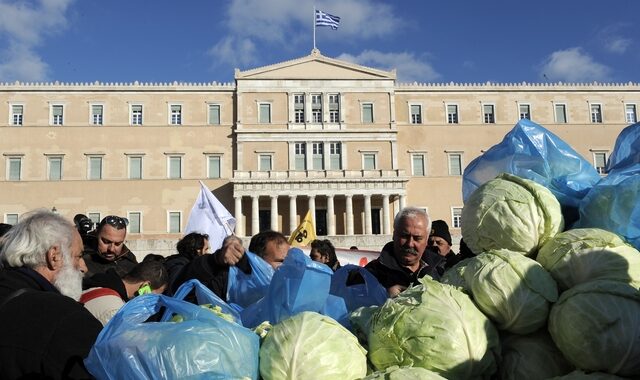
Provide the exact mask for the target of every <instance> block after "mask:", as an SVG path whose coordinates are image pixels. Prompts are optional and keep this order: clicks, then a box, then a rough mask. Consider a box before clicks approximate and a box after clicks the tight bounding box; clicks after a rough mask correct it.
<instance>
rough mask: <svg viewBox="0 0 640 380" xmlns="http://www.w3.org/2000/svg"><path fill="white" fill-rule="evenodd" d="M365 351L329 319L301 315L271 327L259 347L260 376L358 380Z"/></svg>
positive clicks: (364, 368)
mask: <svg viewBox="0 0 640 380" xmlns="http://www.w3.org/2000/svg"><path fill="white" fill-rule="evenodd" d="M366 374H367V351H366V350H365V349H364V348H362V346H360V344H359V343H358V340H357V339H356V337H355V336H354V335H353V334H351V333H350V332H349V331H348V330H347V329H345V328H344V327H342V326H341V325H340V324H338V323H337V322H336V321H334V320H333V319H331V318H330V317H327V316H324V315H321V314H318V313H314V312H302V313H299V314H296V315H295V316H293V317H291V318H287V319H285V320H283V321H281V322H280V323H278V324H276V325H274V326H273V327H272V328H271V331H269V333H268V334H267V336H266V338H265V339H264V342H263V343H262V347H260V375H261V376H262V378H263V379H264V380H272V379H301V380H302V379H304V380H307V379H308V380H313V379H345V380H351V379H359V378H361V377H364V376H365V375H366Z"/></svg>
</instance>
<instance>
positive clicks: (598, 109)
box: [591, 104, 602, 123]
mask: <svg viewBox="0 0 640 380" xmlns="http://www.w3.org/2000/svg"><path fill="white" fill-rule="evenodd" d="M591 122H592V123H602V106H600V104H592V105H591Z"/></svg>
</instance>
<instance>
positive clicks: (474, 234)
mask: <svg viewBox="0 0 640 380" xmlns="http://www.w3.org/2000/svg"><path fill="white" fill-rule="evenodd" d="M461 222H462V236H463V237H464V241H465V243H466V244H467V246H468V247H469V248H470V249H471V251H472V252H475V253H476V254H477V253H482V252H485V251H488V250H491V249H508V250H511V251H515V252H522V253H523V254H525V255H526V256H535V254H536V252H537V250H538V249H539V248H540V247H541V246H542V245H543V244H544V243H545V242H546V241H547V240H549V239H550V238H551V237H553V236H554V235H555V234H557V233H558V232H560V231H562V230H563V228H564V219H563V217H562V213H561V210H560V203H559V202H558V200H557V199H556V197H555V196H554V195H553V194H552V193H551V191H549V190H548V189H547V188H546V187H544V186H542V185H540V184H538V183H536V182H533V181H530V180H527V179H523V178H520V177H517V176H514V175H511V174H506V173H502V174H500V175H499V176H498V177H496V178H495V179H493V180H491V181H488V182H486V183H484V184H483V185H482V186H480V187H479V188H477V189H476V190H475V191H474V192H473V193H472V194H471V195H470V196H469V198H468V199H467V200H466V202H465V204H464V208H463V209H462V219H461Z"/></svg>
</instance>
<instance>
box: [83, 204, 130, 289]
mask: <svg viewBox="0 0 640 380" xmlns="http://www.w3.org/2000/svg"><path fill="white" fill-rule="evenodd" d="M128 224H129V220H128V219H127V218H121V217H119V216H116V215H109V216H106V217H105V218H104V219H102V221H100V223H98V225H97V226H96V229H95V231H93V232H92V233H91V234H90V235H91V236H92V237H93V238H92V239H89V240H88V241H87V244H86V245H85V251H84V261H85V263H86V264H87V268H88V269H89V271H88V272H87V274H86V275H85V277H91V276H93V275H94V274H96V273H105V272H106V271H107V270H108V269H114V270H115V271H116V273H117V274H118V275H119V276H124V275H125V274H127V273H129V271H130V270H132V269H133V267H134V266H135V265H136V264H137V263H138V260H137V259H136V256H135V255H134V254H133V252H131V251H130V250H129V248H127V246H126V245H125V244H124V240H125V238H126V237H127V225H128Z"/></svg>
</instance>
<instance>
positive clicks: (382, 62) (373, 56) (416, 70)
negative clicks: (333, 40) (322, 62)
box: [337, 50, 441, 82]
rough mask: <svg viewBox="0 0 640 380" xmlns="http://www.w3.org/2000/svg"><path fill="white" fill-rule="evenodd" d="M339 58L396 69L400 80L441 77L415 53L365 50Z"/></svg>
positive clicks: (376, 66) (339, 57)
mask: <svg viewBox="0 0 640 380" xmlns="http://www.w3.org/2000/svg"><path fill="white" fill-rule="evenodd" d="M337 58H338V59H341V60H344V61H348V62H353V63H357V64H359V65H363V66H369V67H373V68H378V69H383V70H392V69H396V70H397V74H398V78H397V79H398V81H399V82H414V81H416V82H432V81H435V80H438V79H439V78H440V77H441V76H440V74H439V73H438V72H437V71H436V70H435V69H434V68H433V67H432V66H431V64H430V63H429V62H427V61H426V60H425V59H422V58H419V57H416V56H415V55H414V54H413V53H406V52H404V53H384V52H379V51H375V50H365V51H363V52H362V53H360V54H358V55H355V56H354V55H351V54H346V53H344V54H341V55H340V56H338V57H337Z"/></svg>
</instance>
